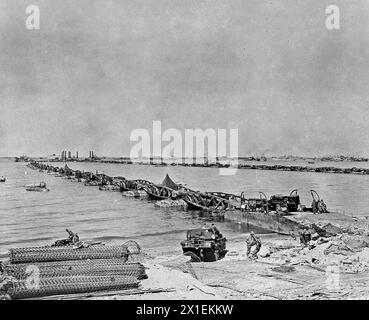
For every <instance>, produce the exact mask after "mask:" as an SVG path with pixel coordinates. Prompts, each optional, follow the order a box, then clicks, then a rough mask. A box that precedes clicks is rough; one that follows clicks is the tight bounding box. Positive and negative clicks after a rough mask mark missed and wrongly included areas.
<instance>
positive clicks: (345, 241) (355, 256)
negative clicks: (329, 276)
mask: <svg viewBox="0 0 369 320" xmlns="http://www.w3.org/2000/svg"><path fill="white" fill-rule="evenodd" d="M269 251H270V258H268V259H270V260H272V261H274V262H277V263H280V264H289V265H297V264H309V265H311V266H313V267H314V266H315V267H318V268H322V269H325V268H326V267H328V266H338V267H339V270H340V272H346V273H358V272H363V271H368V270H369V238H368V237H367V236H365V235H349V234H341V235H338V236H335V237H331V238H319V239H317V240H315V241H310V242H309V244H308V245H307V246H302V245H300V246H297V247H294V248H290V249H286V250H278V251H276V250H274V249H273V248H269ZM260 256H261V257H262V256H263V255H260ZM266 256H267V255H266Z"/></svg>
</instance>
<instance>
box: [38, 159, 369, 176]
mask: <svg viewBox="0 0 369 320" xmlns="http://www.w3.org/2000/svg"><path fill="white" fill-rule="evenodd" d="M34 160H37V162H59V161H60V160H59V159H56V160H48V159H42V158H37V159H36V158H35V159H34ZM68 161H70V162H87V163H103V164H104V163H105V164H125V165H127V164H134V165H146V166H183V167H199V168H219V169H221V168H237V169H247V170H268V171H290V172H310V173H330V174H355V175H369V167H368V168H365V167H356V166H354V167H339V166H317V165H315V166H309V165H291V164H285V165H284V164H255V163H247V162H243V161H240V162H239V163H238V164H233V165H232V164H228V163H206V162H205V163H189V162H153V161H151V162H150V161H137V160H135V161H132V160H128V159H116V158H99V159H90V158H86V159H83V158H82V159H75V158H72V159H69V160H68ZM340 164H341V162H340Z"/></svg>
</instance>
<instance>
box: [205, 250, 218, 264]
mask: <svg viewBox="0 0 369 320" xmlns="http://www.w3.org/2000/svg"><path fill="white" fill-rule="evenodd" d="M217 260H218V255H217V252H216V251H214V250H211V249H206V250H204V261H205V262H213V261H217Z"/></svg>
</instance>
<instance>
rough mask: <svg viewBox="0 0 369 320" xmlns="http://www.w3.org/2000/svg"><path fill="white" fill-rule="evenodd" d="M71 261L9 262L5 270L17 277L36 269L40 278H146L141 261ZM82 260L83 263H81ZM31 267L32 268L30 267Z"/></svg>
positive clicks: (24, 276)
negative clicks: (61, 262)
mask: <svg viewBox="0 0 369 320" xmlns="http://www.w3.org/2000/svg"><path fill="white" fill-rule="evenodd" d="M119 260H120V259H113V260H112V261H111V260H110V259H109V260H103V259H102V260H94V261H86V262H85V261H78V260H76V261H69V262H68V263H67V264H64V265H62V264H60V263H55V262H49V263H33V264H8V265H6V266H4V272H5V273H6V275H8V276H13V277H15V278H17V279H26V278H27V277H29V276H30V274H31V273H32V272H34V270H35V269H36V270H37V272H38V276H39V277H40V278H48V277H60V276H78V275H81V276H82V275H83V276H119V275H120V276H132V277H135V278H136V279H146V278H147V275H146V272H145V267H144V266H143V265H142V264H141V263H125V262H124V261H123V260H120V261H119ZM65 262H67V261H65ZM81 262H82V263H81ZM30 267H31V268H30Z"/></svg>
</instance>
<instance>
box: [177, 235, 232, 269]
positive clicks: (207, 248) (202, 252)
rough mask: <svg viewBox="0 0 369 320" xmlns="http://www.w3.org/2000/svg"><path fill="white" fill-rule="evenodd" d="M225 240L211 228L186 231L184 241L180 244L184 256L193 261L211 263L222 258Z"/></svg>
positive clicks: (225, 251) (224, 253)
mask: <svg viewBox="0 0 369 320" xmlns="http://www.w3.org/2000/svg"><path fill="white" fill-rule="evenodd" d="M226 241H227V239H226V238H225V237H224V236H223V235H222V234H220V233H219V232H216V231H215V230H214V229H212V228H202V229H194V230H189V231H187V236H186V240H184V241H182V242H181V246H182V250H183V253H184V255H187V256H191V258H192V260H193V261H197V262H200V261H204V262H211V261H217V260H219V259H221V258H223V257H224V256H225V255H226V253H227V250H226Z"/></svg>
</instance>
